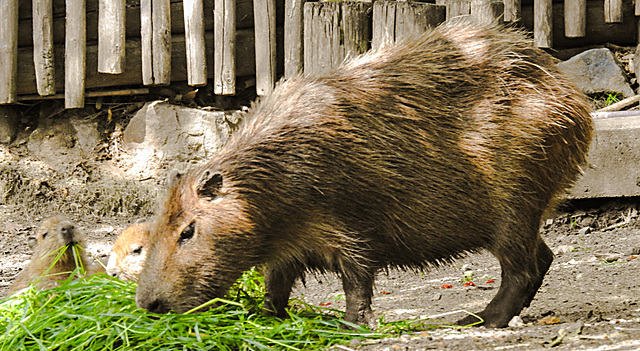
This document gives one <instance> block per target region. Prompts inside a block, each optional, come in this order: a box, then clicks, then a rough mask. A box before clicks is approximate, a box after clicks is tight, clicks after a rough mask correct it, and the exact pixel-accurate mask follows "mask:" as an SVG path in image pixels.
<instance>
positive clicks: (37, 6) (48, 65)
mask: <svg viewBox="0 0 640 351" xmlns="http://www.w3.org/2000/svg"><path fill="white" fill-rule="evenodd" d="M32 7H33V9H32V10H33V11H32V12H33V16H32V20H33V65H34V68H35V73H36V86H37V88H38V94H40V95H41V96H49V95H54V94H55V93H56V80H55V79H56V72H55V63H54V61H53V4H52V1H51V0H33V5H32Z"/></svg>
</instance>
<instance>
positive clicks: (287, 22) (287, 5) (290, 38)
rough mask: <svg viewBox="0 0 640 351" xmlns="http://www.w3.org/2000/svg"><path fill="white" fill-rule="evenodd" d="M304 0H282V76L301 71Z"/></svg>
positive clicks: (292, 74) (291, 75) (296, 73)
mask: <svg viewBox="0 0 640 351" xmlns="http://www.w3.org/2000/svg"><path fill="white" fill-rule="evenodd" d="M305 2H306V0H284V77H285V78H287V79H288V78H291V77H295V76H297V75H298V74H300V73H302V63H303V56H302V53H303V48H302V41H303V36H302V25H303V23H302V12H303V6H304V3H305Z"/></svg>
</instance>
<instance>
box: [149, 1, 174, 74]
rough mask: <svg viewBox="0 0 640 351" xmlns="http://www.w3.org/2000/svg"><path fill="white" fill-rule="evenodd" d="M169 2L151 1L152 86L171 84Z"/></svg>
mask: <svg viewBox="0 0 640 351" xmlns="http://www.w3.org/2000/svg"><path fill="white" fill-rule="evenodd" d="M170 4H171V3H170V1H169V0H151V27H152V28H153V39H152V40H151V51H152V53H153V54H152V55H153V56H152V62H153V65H152V66H153V84H154V85H168V84H169V83H171V7H170Z"/></svg>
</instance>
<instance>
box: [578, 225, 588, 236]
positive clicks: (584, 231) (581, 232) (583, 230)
mask: <svg viewBox="0 0 640 351" xmlns="http://www.w3.org/2000/svg"><path fill="white" fill-rule="evenodd" d="M589 233H591V227H584V228H580V230H578V235H581V236H582V235H585V234H589Z"/></svg>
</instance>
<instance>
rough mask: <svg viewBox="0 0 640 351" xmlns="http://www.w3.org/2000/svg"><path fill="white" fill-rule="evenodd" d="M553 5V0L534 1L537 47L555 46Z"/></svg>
mask: <svg viewBox="0 0 640 351" xmlns="http://www.w3.org/2000/svg"><path fill="white" fill-rule="evenodd" d="M552 5H553V3H552V0H534V2H533V18H534V20H533V44H534V45H535V46H537V47H541V48H550V47H552V46H553V6H552Z"/></svg>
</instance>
